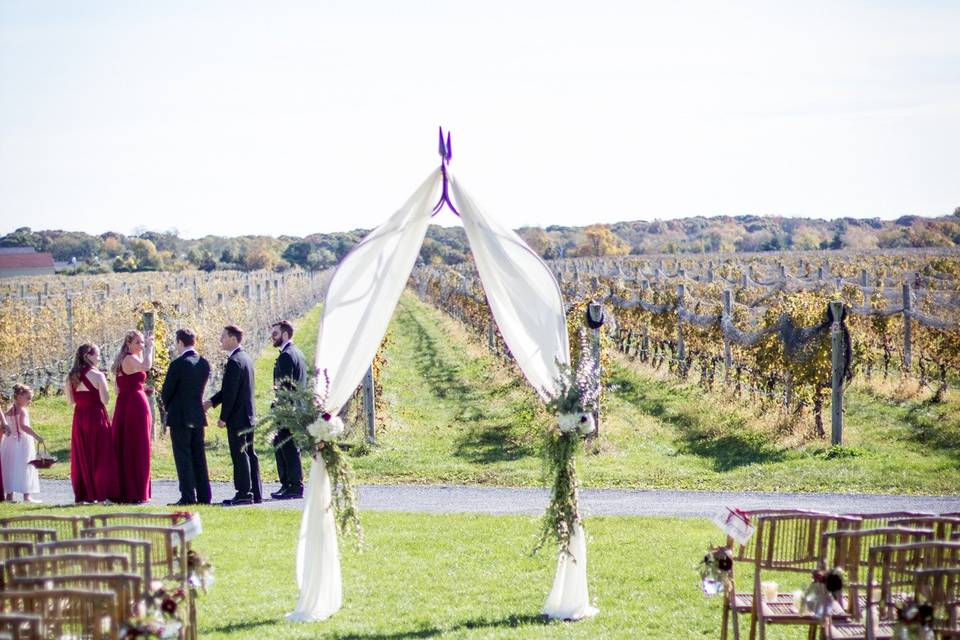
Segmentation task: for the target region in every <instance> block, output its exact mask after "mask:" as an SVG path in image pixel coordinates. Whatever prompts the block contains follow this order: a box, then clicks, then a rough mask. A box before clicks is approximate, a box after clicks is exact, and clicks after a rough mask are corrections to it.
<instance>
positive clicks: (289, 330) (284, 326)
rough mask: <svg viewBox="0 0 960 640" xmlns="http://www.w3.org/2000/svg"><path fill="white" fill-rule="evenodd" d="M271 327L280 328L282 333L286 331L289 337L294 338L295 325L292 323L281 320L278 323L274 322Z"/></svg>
mask: <svg viewBox="0 0 960 640" xmlns="http://www.w3.org/2000/svg"><path fill="white" fill-rule="evenodd" d="M270 326H271V327H280V333H283V332H284V331H286V332H287V335H288V336H290V337H291V338H292V337H293V325H292V324H290V322H289V321H287V320H279V321H277V322H274V323H273V324H272V325H270Z"/></svg>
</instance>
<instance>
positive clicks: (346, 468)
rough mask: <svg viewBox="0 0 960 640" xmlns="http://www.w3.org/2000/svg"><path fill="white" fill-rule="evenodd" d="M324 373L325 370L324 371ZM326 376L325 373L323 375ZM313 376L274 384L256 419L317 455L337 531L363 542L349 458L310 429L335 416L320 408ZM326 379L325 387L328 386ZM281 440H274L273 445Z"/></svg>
mask: <svg viewBox="0 0 960 640" xmlns="http://www.w3.org/2000/svg"><path fill="white" fill-rule="evenodd" d="M324 374H326V372H324ZM325 377H326V376H325ZM314 385H315V377H314V376H310V378H309V379H308V381H307V384H306V385H304V386H302V387H299V386H298V387H295V388H293V389H289V388H286V387H277V388H275V392H276V399H275V400H274V403H273V405H272V406H271V407H270V411H269V412H268V414H267V415H266V416H265V417H264V418H263V419H262V420H261V421H260V423H261V424H268V425H273V426H274V427H275V428H277V429H281V428H283V429H288V430H289V431H290V434H291V435H290V437H291V438H292V439H293V441H294V442H295V443H296V444H297V446H298V447H299V448H300V450H301V451H309V452H310V453H311V455H312V456H314V457H316V456H318V455H319V456H321V457H322V458H323V463H324V464H325V465H326V467H327V472H328V473H329V474H330V482H331V486H332V489H333V491H332V493H333V504H332V506H333V510H334V516H335V518H336V521H337V530H338V531H339V532H340V534H341V535H348V536H352V537H353V538H354V540H355V541H356V544H357V546H358V547H362V546H363V529H362V527H361V525H360V514H359V511H358V510H357V495H356V490H355V489H354V484H355V475H354V471H353V466H352V465H351V464H350V460H349V458H348V457H347V456H346V455H344V452H343V449H342V448H341V446H340V444H338V443H337V442H336V441H334V440H332V439H331V440H322V439H318V438H315V437H314V436H313V435H312V434H311V432H310V427H311V425H316V423H317V422H318V421H326V420H331V419H337V420H338V418H336V417H335V416H331V415H330V414H329V413H326V412H325V411H324V409H323V402H322V400H323V398H324V397H326V392H325V393H324V394H323V395H322V396H317V395H316V394H315V393H314V391H313V389H314ZM329 386H330V384H329V379H327V380H326V387H327V389H329ZM283 444H285V442H280V443H277V447H280V446H282V445H283Z"/></svg>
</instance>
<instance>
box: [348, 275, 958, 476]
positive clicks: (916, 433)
mask: <svg viewBox="0 0 960 640" xmlns="http://www.w3.org/2000/svg"><path fill="white" fill-rule="evenodd" d="M390 336H391V337H390V343H389V346H388V351H387V355H388V360H389V361H388V364H387V366H386V367H385V370H384V375H383V386H384V395H385V399H386V403H387V412H388V425H387V430H386V432H385V433H383V434H381V436H380V443H381V447H379V448H374V449H372V450H371V452H370V453H369V454H368V455H365V456H360V457H357V458H355V459H354V460H355V465H356V467H357V469H358V472H359V477H360V479H361V480H362V481H363V482H374V483H378V482H379V483H383V482H422V483H437V482H441V483H471V484H497V485H508V486H509V485H512V486H524V485H525V486H531V485H533V486H536V485H539V484H540V483H541V462H540V456H539V434H540V433H542V429H543V428H544V426H545V425H546V424H547V422H548V421H549V417H548V416H546V415H545V414H544V413H543V412H542V411H541V410H540V409H539V408H538V402H537V401H536V399H535V396H534V393H533V390H532V389H530V388H529V386H528V385H527V384H526V382H525V381H524V380H523V378H522V377H521V375H520V373H519V370H518V369H516V368H515V367H514V366H512V365H508V364H505V363H503V362H501V361H499V360H497V359H496V358H494V357H492V356H491V355H490V354H489V353H488V352H487V351H486V349H485V347H484V346H483V345H481V344H480V343H478V342H477V341H476V340H475V339H474V338H473V337H472V336H471V335H470V334H468V333H467V332H466V331H465V330H464V328H463V327H462V326H461V325H460V324H459V323H458V322H456V321H454V320H452V319H450V318H449V317H448V316H446V315H445V314H442V313H441V312H439V311H438V310H436V309H435V308H433V307H430V306H428V305H425V304H423V303H421V302H420V301H418V300H417V299H416V297H414V296H413V295H412V294H411V293H410V292H407V293H405V294H404V296H403V298H402V299H401V302H400V306H399V307H398V309H397V313H396V315H395V316H394V319H393V323H392V324H391V334H390ZM610 385H611V386H610V388H609V390H608V393H607V404H606V406H605V412H604V417H603V425H602V437H601V438H600V441H599V444H597V445H595V446H593V447H592V451H589V452H588V453H586V454H585V455H584V456H583V459H582V460H581V463H580V465H579V474H580V478H581V481H582V483H583V485H584V486H588V487H635V488H681V489H710V490H733V491H736V490H767V491H784V492H789V491H812V492H816V491H837V492H867V493H921V494H924V493H929V494H956V493H957V492H958V491H960V444H958V443H960V402H958V401H957V397H956V395H957V394H955V393H954V394H951V396H950V398H949V400H948V402H946V403H943V404H941V405H931V404H929V403H925V402H923V401H920V400H906V401H900V402H896V401H893V400H891V399H889V398H880V397H878V396H877V395H876V394H875V393H873V392H871V391H869V390H867V389H865V388H861V387H854V388H853V389H851V390H850V391H849V392H848V393H847V413H846V432H845V444H846V446H845V447H843V448H842V449H839V450H831V448H830V447H829V446H827V444H826V443H824V442H822V441H817V442H809V443H806V444H801V445H796V446H792V447H787V446H783V445H781V444H778V441H777V439H776V438H775V437H774V435H772V434H770V433H769V429H768V428H765V427H762V426H761V424H762V422H763V420H762V416H758V415H755V414H752V413H751V412H750V411H749V409H748V408H746V405H744V404H740V403H736V404H735V403H732V402H730V400H729V398H728V397H725V396H723V395H721V394H719V393H710V394H708V393H705V392H704V391H703V390H702V389H701V388H700V387H698V386H696V385H692V384H683V383H679V382H677V381H675V380H666V379H661V378H660V377H659V375H658V374H657V373H656V372H654V371H651V370H649V369H645V368H643V367H640V366H637V365H636V364H635V363H632V362H630V361H628V360H627V359H626V358H625V357H623V356H621V355H619V354H613V356H612V358H611V371H610ZM787 439H788V438H787Z"/></svg>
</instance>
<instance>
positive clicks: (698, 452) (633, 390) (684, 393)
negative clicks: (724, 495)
mask: <svg viewBox="0 0 960 640" xmlns="http://www.w3.org/2000/svg"><path fill="white" fill-rule="evenodd" d="M611 373H612V375H611V380H610V383H611V386H612V388H613V390H614V391H613V393H614V395H615V396H616V397H617V398H618V399H619V400H620V401H621V402H624V403H627V404H630V405H633V406H634V407H635V408H636V409H638V410H640V411H641V412H643V413H646V414H648V415H650V416H653V417H654V418H656V419H657V420H658V421H660V422H661V423H663V424H665V425H668V426H670V427H672V428H673V429H674V430H675V432H676V433H677V435H678V439H679V443H678V444H679V449H680V450H681V451H683V452H685V453H690V454H693V455H695V456H699V457H701V458H707V459H709V460H710V461H711V463H712V465H713V469H714V471H717V472H726V471H733V470H734V469H737V468H739V467H744V466H748V465H752V464H764V463H770V462H780V461H782V460H784V459H786V452H784V451H782V450H780V449H777V448H776V447H774V446H773V444H772V443H771V442H770V441H769V439H768V438H767V437H766V436H765V435H763V434H762V433H759V432H757V431H754V430H752V429H750V428H749V427H748V426H747V425H745V424H744V423H743V421H741V420H735V421H733V423H732V424H730V423H729V421H728V420H726V418H727V416H725V415H723V414H722V411H723V409H722V408H712V407H708V406H705V405H706V403H707V402H708V400H707V399H706V398H704V397H701V398H700V400H699V401H694V400H693V399H692V398H691V394H690V393H689V391H688V390H686V389H682V388H678V386H677V385H675V384H670V383H668V382H656V381H651V382H649V383H647V382H644V381H642V380H637V379H636V378H634V376H633V374H632V372H630V371H628V370H626V369H623V368H620V367H617V368H615V369H614V370H613V371H612V372H611ZM721 423H725V424H724V426H721V427H718V426H717V425H718V424H721Z"/></svg>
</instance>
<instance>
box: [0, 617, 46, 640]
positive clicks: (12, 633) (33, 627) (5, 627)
mask: <svg viewBox="0 0 960 640" xmlns="http://www.w3.org/2000/svg"><path fill="white" fill-rule="evenodd" d="M3 633H5V634H7V637H9V638H10V639H11V640H36V639H37V638H42V637H44V626H43V618H42V617H40V616H39V615H37V614H35V613H23V612H11V611H0V634H3Z"/></svg>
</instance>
